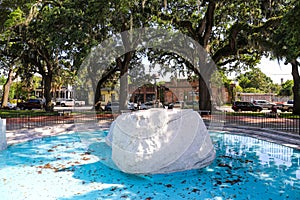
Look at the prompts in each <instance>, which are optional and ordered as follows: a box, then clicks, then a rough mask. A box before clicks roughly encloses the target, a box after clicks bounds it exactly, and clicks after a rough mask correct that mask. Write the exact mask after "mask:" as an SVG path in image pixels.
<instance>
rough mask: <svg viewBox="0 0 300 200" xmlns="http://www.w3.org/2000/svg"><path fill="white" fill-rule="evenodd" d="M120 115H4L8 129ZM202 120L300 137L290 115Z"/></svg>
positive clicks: (223, 115) (216, 115) (297, 121)
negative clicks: (270, 130)
mask: <svg viewBox="0 0 300 200" xmlns="http://www.w3.org/2000/svg"><path fill="white" fill-rule="evenodd" d="M117 116H118V115H117V114H110V113H95V112H94V111H81V112H78V111H76V113H75V112H70V113H69V112H66V113H61V112H57V113H51V115H49V116H47V115H42V116H37V115H36V114H31V113H26V114H23V113H16V114H15V115H12V114H10V115H9V117H6V116H1V118H6V129H7V130H18V129H24V128H26V129H32V128H37V127H43V126H53V125H59V124H72V123H110V122H112V121H113V120H114V119H115V118H116V117H117ZM202 117H203V119H204V120H206V121H207V122H210V124H216V125H222V126H223V125H225V126H236V127H240V126H247V127H257V128H266V129H272V130H277V131H284V132H291V133H295V134H299V135H300V118H299V116H295V115H292V114H290V113H281V114H280V115H279V116H278V117H277V118H275V117H270V116H268V115H267V114H266V113H253V112H240V113H239V112H213V113H212V114H210V113H208V115H204V116H202Z"/></svg>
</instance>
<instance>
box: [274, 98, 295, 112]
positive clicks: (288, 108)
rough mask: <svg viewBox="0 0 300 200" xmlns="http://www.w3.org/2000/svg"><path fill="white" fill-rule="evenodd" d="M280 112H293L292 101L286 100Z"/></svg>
mask: <svg viewBox="0 0 300 200" xmlns="http://www.w3.org/2000/svg"><path fill="white" fill-rule="evenodd" d="M278 109H280V110H281V111H282V112H286V111H287V112H293V109H294V100H288V101H287V102H286V103H284V104H283V105H282V106H281V107H280V108H278Z"/></svg>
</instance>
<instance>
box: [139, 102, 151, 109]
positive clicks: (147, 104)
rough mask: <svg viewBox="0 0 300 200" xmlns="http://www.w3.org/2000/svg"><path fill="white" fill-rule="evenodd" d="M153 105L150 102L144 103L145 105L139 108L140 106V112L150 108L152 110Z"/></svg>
mask: <svg viewBox="0 0 300 200" xmlns="http://www.w3.org/2000/svg"><path fill="white" fill-rule="evenodd" d="M153 107H154V105H153V103H152V102H145V103H142V104H141V106H140V110H147V109H150V108H153Z"/></svg>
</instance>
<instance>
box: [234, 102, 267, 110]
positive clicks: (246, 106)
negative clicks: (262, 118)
mask: <svg viewBox="0 0 300 200" xmlns="http://www.w3.org/2000/svg"><path fill="white" fill-rule="evenodd" d="M231 108H232V110H234V111H235V112H241V111H253V112H260V111H262V110H263V108H262V107H261V106H258V105H254V104H253V103H251V102H246V101H236V102H233V104H232V107H231Z"/></svg>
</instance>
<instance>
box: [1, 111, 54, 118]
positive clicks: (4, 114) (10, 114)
mask: <svg viewBox="0 0 300 200" xmlns="http://www.w3.org/2000/svg"><path fill="white" fill-rule="evenodd" d="M57 114H58V113H57V111H53V112H46V111H44V110H0V117H1V118H14V117H24V116H30V117H35V116H54V115H57Z"/></svg>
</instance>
